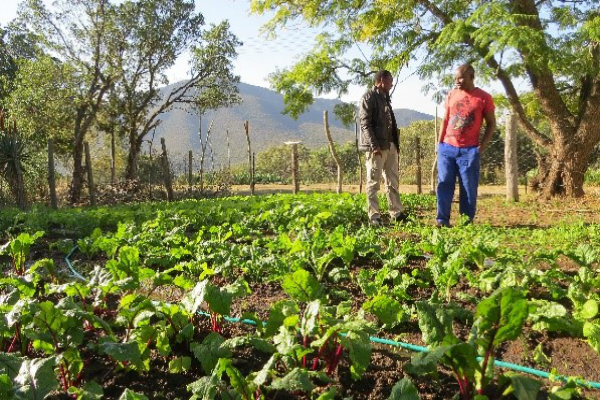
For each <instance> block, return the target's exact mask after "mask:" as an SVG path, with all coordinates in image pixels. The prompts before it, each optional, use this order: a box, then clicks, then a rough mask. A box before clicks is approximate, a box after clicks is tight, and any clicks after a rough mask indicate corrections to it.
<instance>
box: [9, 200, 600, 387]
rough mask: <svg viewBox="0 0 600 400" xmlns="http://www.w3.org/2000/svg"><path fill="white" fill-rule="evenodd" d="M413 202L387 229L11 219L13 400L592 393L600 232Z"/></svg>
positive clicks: (230, 207) (306, 212) (214, 212)
mask: <svg viewBox="0 0 600 400" xmlns="http://www.w3.org/2000/svg"><path fill="white" fill-rule="evenodd" d="M403 200H404V203H405V205H406V207H407V209H408V210H409V212H410V214H411V219H410V221H409V222H407V223H405V224H402V225H390V226H387V227H384V228H378V229H372V228H370V227H368V226H367V225H366V215H365V214H366V213H365V211H364V197H363V196H360V195H350V194H346V195H335V194H313V195H297V196H293V195H270V196H257V197H241V196H240V197H230V198H222V199H211V200H201V201H182V202H177V203H145V204H144V203H142V204H136V205H131V206H118V207H110V208H108V207H107V208H102V207H100V208H83V209H63V210H59V211H50V210H47V209H37V210H33V211H32V212H30V213H21V212H18V211H7V212H6V213H3V214H2V216H1V217H0V225H2V229H3V231H5V232H7V233H6V235H5V237H4V238H3V241H2V243H3V245H2V247H1V254H2V255H1V256H0V257H1V261H2V267H3V277H2V278H0V294H1V303H0V304H1V307H2V319H1V320H0V321H1V323H0V349H1V351H2V353H0V393H1V394H0V397H1V398H9V397H10V394H11V393H12V395H13V396H15V398H19V399H42V398H50V399H63V398H64V399H67V398H78V399H99V398H107V399H111V398H115V399H117V398H123V399H138V398H139V399H144V398H157V399H158V398H167V399H188V398H191V399H218V398H221V399H276V398H285V397H290V396H291V397H294V398H304V399H334V398H348V399H350V398H352V399H374V398H383V399H385V398H390V399H417V398H423V399H434V398H436V399H444V398H452V397H453V396H455V395H456V396H459V398H461V399H472V398H476V399H485V398H489V399H496V398H517V399H536V398H551V399H575V398H582V397H583V398H585V397H588V398H595V397H596V396H597V394H598V393H600V392H597V391H595V390H594V388H593V386H594V385H595V386H596V388H598V387H600V384H598V383H594V382H597V381H599V380H600V355H599V352H600V316H599V314H598V305H599V300H600V293H599V287H600V270H599V264H598V263H599V261H600V246H599V244H600V226H599V225H598V224H595V223H589V222H586V220H585V219H583V218H579V219H578V218H571V219H570V220H568V221H567V220H565V221H554V223H553V224H551V225H549V226H542V224H540V226H539V227H533V226H531V225H505V226H501V225H500V224H497V223H493V224H492V223H479V224H474V225H466V226H457V227H454V228H449V229H448V228H443V229H437V228H434V227H433V226H431V222H430V219H431V215H433V214H432V213H433V211H434V207H435V199H434V197H431V196H425V195H422V196H419V195H405V196H403ZM527 207H529V209H528V211H527V213H528V215H529V216H530V218H531V217H532V216H533V217H535V215H534V214H535V210H533V208H532V206H531V205H529V206H527V205H516V204H508V203H503V202H501V201H498V200H497V199H491V200H483V201H482V219H483V220H485V219H486V218H488V220H489V219H490V218H491V217H490V215H488V214H489V210H490V209H494V213H495V215H499V214H502V213H503V212H509V210H512V211H515V210H519V209H520V210H521V211H522V210H523V209H527ZM65 257H66V258H65ZM526 368H531V369H533V371H532V370H527V369H526ZM531 372H533V374H532V373H531ZM544 372H546V374H544Z"/></svg>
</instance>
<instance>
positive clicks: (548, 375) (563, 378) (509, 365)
mask: <svg viewBox="0 0 600 400" xmlns="http://www.w3.org/2000/svg"><path fill="white" fill-rule="evenodd" d="M78 248H79V246H75V247H73V249H72V250H71V251H70V252H69V254H68V255H67V256H66V257H65V261H66V263H67V266H68V267H69V269H70V270H71V273H72V274H73V276H74V277H76V278H77V279H80V280H83V281H88V279H86V278H85V277H83V276H82V275H81V274H79V273H78V272H77V271H76V270H75V268H73V265H72V264H71V260H70V259H69V258H70V257H71V256H72V255H73V253H74V252H75V251H76V250H77V249H78ZM198 314H199V315H202V316H207V317H208V316H210V314H208V313H206V312H203V311H198ZM223 318H224V319H225V321H227V322H230V323H234V324H237V323H241V324H247V325H254V326H256V322H255V321H253V320H251V319H242V318H234V317H223ZM261 322H262V324H263V325H265V324H266V322H264V321H261ZM369 339H370V341H371V342H372V343H379V344H385V345H388V346H393V347H402V348H403V349H407V350H410V351H414V352H418V353H429V348H427V347H424V346H419V345H416V344H412V343H406V342H397V341H395V340H390V339H382V338H379V337H376V336H370V337H369ZM482 359H483V358H482V357H477V361H481V360H482ZM494 366H496V367H500V368H506V369H511V370H513V371H518V372H523V373H525V374H530V375H534V376H537V377H540V378H543V379H548V380H551V379H556V380H561V381H563V382H566V381H568V380H569V377H568V376H564V375H554V374H551V373H549V372H546V371H541V370H539V369H535V368H529V367H525V366H523V365H519V364H513V363H509V362H506V361H501V360H494ZM575 383H576V384H577V385H579V386H582V387H585V388H591V389H600V382H592V381H587V380H582V379H575Z"/></svg>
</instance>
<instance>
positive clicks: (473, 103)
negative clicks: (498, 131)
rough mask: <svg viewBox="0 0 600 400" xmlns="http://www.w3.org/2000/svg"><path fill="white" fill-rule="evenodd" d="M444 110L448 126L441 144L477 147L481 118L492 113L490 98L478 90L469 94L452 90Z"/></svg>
mask: <svg viewBox="0 0 600 400" xmlns="http://www.w3.org/2000/svg"><path fill="white" fill-rule="evenodd" d="M444 108H445V109H446V119H447V121H448V126H447V127H446V135H445V136H444V139H443V142H444V143H448V144H451V145H452V146H456V147H467V146H479V133H480V131H481V125H482V124H483V116H484V114H486V113H488V112H493V111H494V101H493V100H492V96H490V94H489V93H486V92H484V91H483V90H481V89H479V88H475V89H473V90H472V91H471V92H467V91H464V90H460V89H453V90H452V91H451V92H450V93H448V97H447V98H446V104H445V105H444Z"/></svg>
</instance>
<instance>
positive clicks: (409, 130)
mask: <svg viewBox="0 0 600 400" xmlns="http://www.w3.org/2000/svg"><path fill="white" fill-rule="evenodd" d="M436 130H437V124H436V122H435V121H417V122H414V123H413V124H411V125H410V126H408V127H404V128H401V129H400V152H399V169H400V177H401V178H400V179H401V182H400V183H401V184H402V185H417V184H418V181H420V183H421V186H422V192H424V193H427V192H429V191H430V190H433V189H434V188H435V183H436V179H437V174H436V172H435V170H434V166H435V163H436ZM323 136H324V135H323ZM353 136H354V134H353V132H350V133H349V134H348V140H345V141H340V140H338V141H337V142H336V143H335V146H336V149H337V154H338V157H339V160H340V164H341V166H342V170H343V184H344V185H359V184H360V183H361V177H362V183H363V186H364V182H365V172H364V170H365V168H364V162H365V157H364V153H360V152H358V151H357V148H356V142H355V140H353V139H354V138H353ZM222 139H223V138H220V137H219V136H218V135H217V134H213V136H212V141H210V142H208V143H205V144H206V145H205V146H204V148H205V153H204V155H202V154H201V151H199V150H198V149H197V148H196V149H192V148H191V146H190V147H189V149H188V151H181V150H179V151H173V152H171V151H169V150H168V149H167V159H168V165H169V174H170V177H171V181H172V182H173V185H174V186H175V189H176V192H177V193H178V196H179V197H190V196H191V197H205V196H208V195H218V194H224V193H228V192H230V189H231V187H232V186H235V185H250V183H251V182H254V183H255V184H257V185H264V184H271V185H273V184H287V185H290V184H291V183H292V162H291V158H292V157H291V147H290V146H287V145H285V144H276V143H273V144H271V145H269V143H268V142H267V143H266V144H265V143H262V145H261V146H255V147H256V150H254V152H253V154H252V156H253V159H254V163H253V165H254V168H251V166H250V165H249V157H248V154H247V151H246V149H245V143H244V144H243V145H242V144H240V143H236V144H235V150H236V151H231V148H230V147H229V146H227V147H224V146H216V145H215V141H216V140H220V141H222ZM309 145H310V146H309ZM93 147H94V149H95V150H94V151H93V152H92V153H93V155H92V157H91V164H92V166H93V175H92V176H93V182H94V186H95V188H96V189H97V190H98V191H99V192H100V193H105V194H106V195H105V196H104V197H102V196H101V197H100V203H102V202H107V200H106V199H110V198H113V202H119V201H120V199H125V201H136V200H147V199H150V200H157V199H166V190H165V188H164V187H163V185H164V183H165V179H164V178H165V172H164V166H163V154H162V151H160V150H157V149H159V146H158V145H156V144H154V145H153V146H150V147H148V148H146V149H145V151H144V152H143V153H142V154H140V156H139V160H138V174H137V177H138V178H137V181H136V182H135V183H134V184H132V183H131V181H127V182H124V179H123V177H124V171H125V164H126V160H127V154H126V150H125V149H122V148H121V149H118V151H116V158H115V160H114V168H115V170H116V171H115V174H114V175H113V174H112V173H111V168H112V167H113V161H112V159H111V149H110V148H109V147H108V146H106V145H105V144H104V143H95V144H93ZM232 147H233V145H232ZM242 147H243V150H241V148H242ZM504 148H505V135H504V127H503V126H502V125H500V127H499V132H498V133H497V134H495V135H494V137H493V139H492V141H491V142H490V144H489V146H488V148H487V150H486V151H485V152H484V153H483V154H482V159H481V174H480V183H481V184H483V185H505V184H506V174H505V170H506V166H505V156H504V151H505V149H504ZM179 149H180V148H179ZM517 154H518V157H517V160H518V183H519V185H521V186H522V187H524V188H525V190H528V189H527V188H528V184H529V183H530V181H531V180H532V178H534V177H535V175H536V173H537V170H538V167H539V162H540V160H541V159H542V158H543V157H544V155H543V154H542V153H541V152H540V151H539V150H538V149H536V147H535V146H534V145H533V143H532V141H531V140H530V139H529V138H528V137H527V136H526V135H525V134H524V133H522V132H518V135H517ZM46 156H47V154H46ZM36 160H37V161H36V162H35V163H36V165H31V166H30V168H29V169H30V170H32V171H34V172H30V173H27V174H26V176H25V178H26V179H25V181H26V183H27V193H28V197H29V198H30V200H31V202H43V203H49V190H48V177H47V175H46V174H45V173H43V172H44V171H45V170H46V169H45V168H44V166H47V158H44V157H43V154H41V155H40V157H37V158H36ZM201 160H202V161H201ZM69 161H70V160H69V159H60V158H57V160H56V164H57V165H56V171H57V176H58V180H57V188H58V193H59V203H61V204H67V197H68V196H67V193H68V186H69V183H70V180H71V171H70V169H69V164H70V163H69ZM35 171H37V173H36V172H35ZM40 171H42V172H41V173H40ZM297 172H298V176H299V179H300V184H301V185H311V184H335V183H336V180H337V165H336V163H335V162H334V159H333V157H332V156H331V154H330V150H329V147H328V142H327V140H326V139H325V137H323V140H312V141H311V142H310V143H309V144H300V145H298V171H297ZM113 176H116V181H113ZM585 182H586V183H585V185H589V186H592V185H600V145H598V146H596V148H595V149H594V151H593V154H592V157H591V159H590V163H589V166H588V168H587V173H586V181H585ZM88 186H89V185H87V182H84V189H85V188H87V187H88ZM289 190H290V191H292V189H291V188H289ZM88 193H89V191H86V190H84V196H83V198H82V201H81V202H82V203H84V204H85V203H86V202H88V201H89V198H88ZM13 204H14V199H13V198H12V194H11V191H10V188H9V185H8V184H7V182H5V181H4V180H2V179H0V206H10V205H13Z"/></svg>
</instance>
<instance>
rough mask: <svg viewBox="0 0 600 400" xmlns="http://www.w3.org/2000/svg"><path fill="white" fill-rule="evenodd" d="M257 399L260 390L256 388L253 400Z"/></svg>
mask: <svg viewBox="0 0 600 400" xmlns="http://www.w3.org/2000/svg"><path fill="white" fill-rule="evenodd" d="M258 399H260V388H256V391H255V392H254V400H258Z"/></svg>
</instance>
